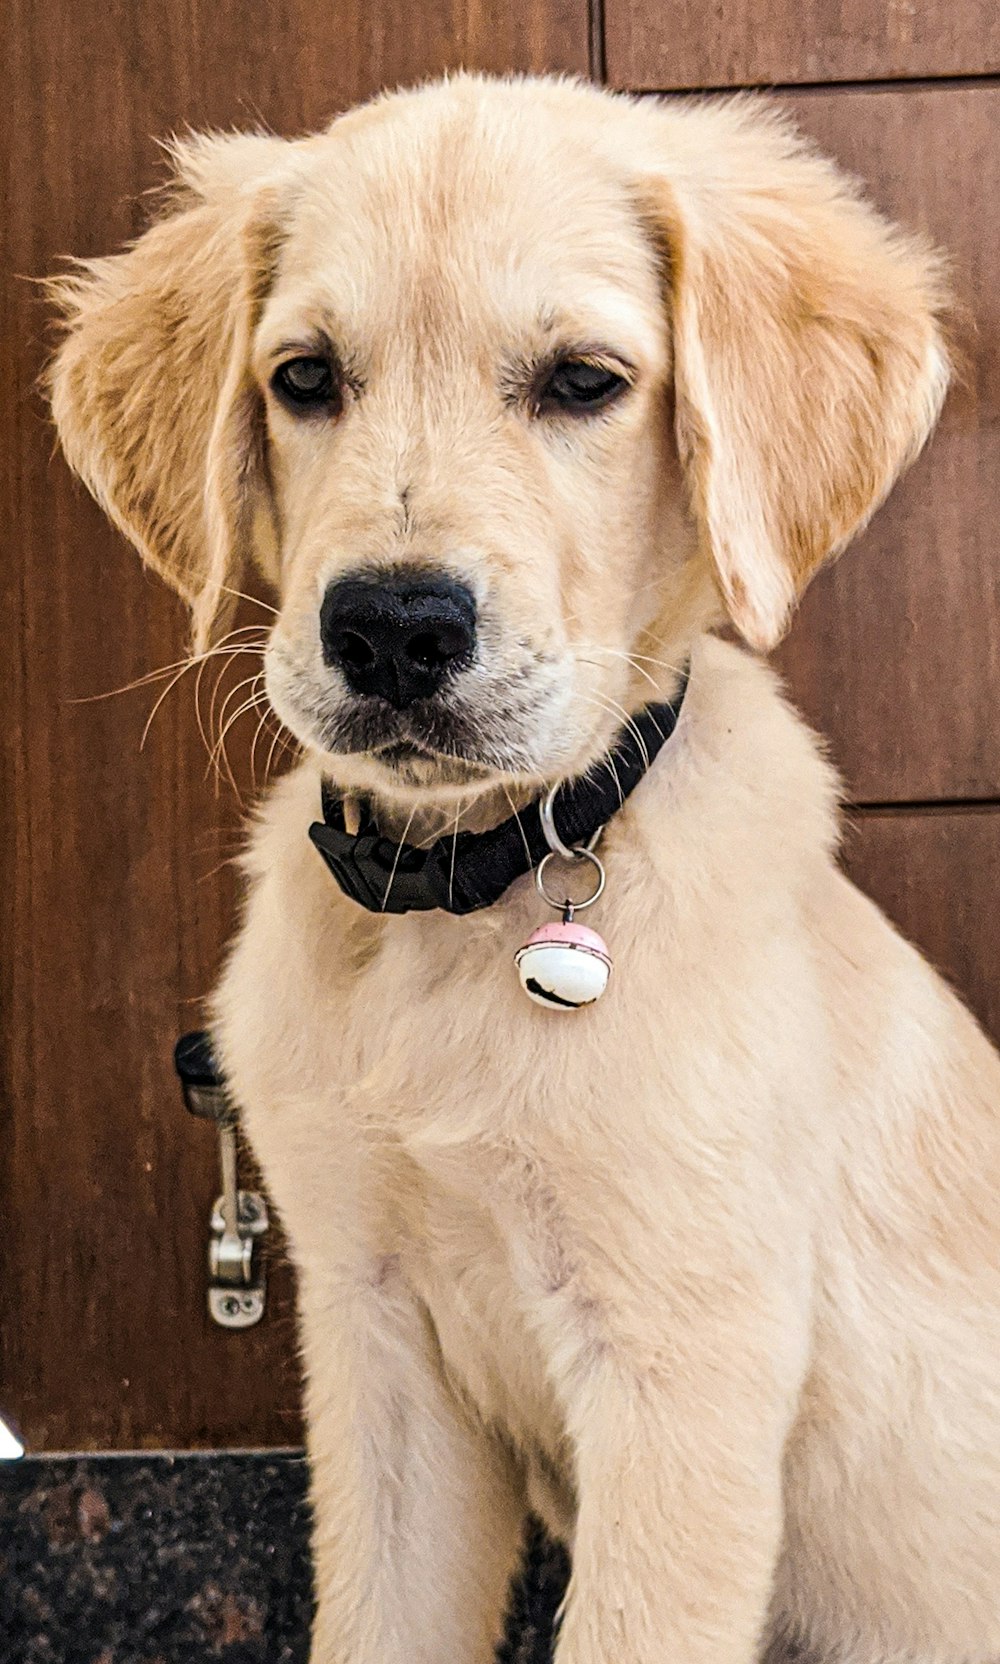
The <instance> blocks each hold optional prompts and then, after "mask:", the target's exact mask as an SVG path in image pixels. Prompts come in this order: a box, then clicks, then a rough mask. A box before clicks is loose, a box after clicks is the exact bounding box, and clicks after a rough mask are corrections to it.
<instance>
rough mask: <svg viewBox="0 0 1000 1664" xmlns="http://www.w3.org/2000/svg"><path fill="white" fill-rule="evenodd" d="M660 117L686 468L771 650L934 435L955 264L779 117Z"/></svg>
mask: <svg viewBox="0 0 1000 1664" xmlns="http://www.w3.org/2000/svg"><path fill="white" fill-rule="evenodd" d="M656 119H657V121H658V122H659V123H660V129H659V138H658V141H657V143H658V145H659V148H660V152H661V157H662V160H661V161H660V163H659V167H658V169H657V171H656V172H655V173H654V175H653V176H652V177H651V178H649V179H648V180H647V185H646V191H647V198H646V200H647V204H648V211H651V212H652V215H653V218H654V223H655V225H656V228H657V231H658V233H659V234H660V236H661V238H662V240H663V241H665V243H666V248H667V253H668V259H669V266H670V274H671V287H672V328H673V342H674V356H675V365H674V380H675V393H676V422H677V437H678V442H679V447H680V454H681V459H682V463H683V466H684V468H685V471H686V476H687V480H688V487H689V492H690V498H691V504H692V508H693V511H694V515H695V518H696V521H697V523H698V526H699V530H700V534H701V537H702V540H703V543H704V546H705V548H706V551H707V553H708V555H709V558H710V560H711V562H712V563H713V566H714V570H715V574H716V577H717V581H718V584H719V587H720V590H721V592H722V596H723V599H724V601H725V603H726V607H727V609H728V612H729V614H730V617H731V618H732V620H733V622H734V623H735V624H736V626H737V628H738V629H739V630H740V632H741V634H742V635H743V636H744V637H745V638H746V640H747V641H749V642H750V643H751V644H752V645H753V646H755V647H758V648H765V649H766V648H770V647H772V646H774V645H775V643H776V642H777V641H779V640H780V638H781V636H782V634H783V633H784V630H785V629H786V627H787V624H788V621H789V618H790V615H791V611H792V608H793V606H794V604H795V601H796V600H797V598H798V596H799V595H800V594H801V592H802V590H803V589H804V588H805V585H806V584H807V582H808V580H809V578H810V577H811V576H812V574H813V572H815V570H816V568H817V567H818V566H819V565H820V563H821V562H822V561H823V560H824V559H825V558H826V557H827V556H828V555H832V554H836V553H837V552H839V550H840V549H842V548H843V546H844V545H845V544H846V543H847V541H848V540H849V539H850V538H851V537H852V536H853V534H854V533H855V532H857V531H858V530H859V529H860V528H861V527H862V526H863V525H864V523H865V521H866V520H867V519H868V517H869V515H870V514H871V513H872V512H873V511H874V509H875V508H877V506H878V504H879V503H880V502H881V501H882V499H883V498H884V497H885V495H886V493H887V492H888V490H889V488H890V486H891V485H892V483H893V481H894V479H895V478H896V476H897V475H898V473H899V472H900V470H901V469H902V468H904V467H905V466H906V465H907V464H908V463H909V462H911V461H912V460H913V458H914V457H915V456H916V455H917V452H918V451H919V449H920V447H921V445H922V444H923V443H924V441H925V439H926V438H927V436H928V434H929V432H930V430H931V428H932V426H933V424H934V421H935V419H936V417H937V415H938V412H939V410H940V407H941V403H942V400H943V398H944V394H945V391H946V388H947V384H948V376H949V364H948V357H947V352H946V349H945V345H944V341H943V337H942V334H941V329H940V318H941V315H942V313H943V312H944V311H945V309H946V305H947V298H946V294H945V284H944V279H943V273H942V263H941V261H940V259H939V257H937V256H935V254H934V253H933V252H932V251H931V250H930V249H928V248H927V247H925V246H924V245H923V244H921V243H920V242H918V241H917V240H916V239H915V238H910V237H907V236H904V235H903V234H902V233H900V232H898V231H896V230H894V229H893V228H892V227H891V226H889V225H888V224H887V222H886V221H884V220H883V219H882V218H881V217H880V216H879V215H878V214H877V213H876V212H875V211H874V209H872V208H870V207H869V206H868V205H867V204H865V203H864V202H862V201H861V200H860V199H859V197H858V195H857V194H856V190H855V187H854V185H853V184H852V183H851V182H849V181H848V180H847V179H846V178H845V176H844V175H843V174H841V173H840V172H839V171H838V170H837V169H836V168H835V167H834V166H833V164H832V163H830V162H828V161H826V160H825V159H824V158H823V157H821V156H819V155H817V154H816V153H815V152H814V151H813V150H812V149H811V148H810V147H809V146H808V145H807V144H806V142H805V141H804V140H802V139H801V138H800V137H798V136H797V135H796V134H795V132H794V131H793V130H792V129H791V128H790V127H789V125H788V124H787V122H786V121H785V120H784V119H782V117H781V116H780V115H778V114H777V113H776V112H774V111H773V110H771V109H769V108H768V107H766V106H763V105H761V104H759V103H758V104H754V103H753V102H752V101H749V100H739V101H736V102H729V103H727V104H722V105H714V106H713V105H703V106H700V107H695V108H693V109H689V110H686V111H685V110H683V109H681V110H677V111H671V110H668V109H664V108H662V107H661V108H660V109H659V110H658V111H657V116H656Z"/></svg>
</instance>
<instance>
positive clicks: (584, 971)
mask: <svg viewBox="0 0 1000 1664" xmlns="http://www.w3.org/2000/svg"><path fill="white" fill-rule="evenodd" d="M514 963H515V964H516V966H517V969H518V974H519V976H520V978H521V987H522V988H523V989H524V991H525V993H526V994H527V995H528V997H529V999H533V1000H535V1001H536V1003H537V1004H538V1005H546V1006H548V1008H549V1010H550V1011H578V1010H579V1009H580V1007H581V1006H582V1005H593V1003H594V1001H595V1000H599V999H600V997H601V995H602V994H603V992H604V990H605V988H606V987H607V986H608V978H609V977H610V975H611V955H610V954H609V952H608V949H607V944H606V942H605V941H604V938H603V937H602V936H599V935H598V934H597V931H596V930H589V929H588V928H587V926H586V925H585V924H577V923H576V922H575V921H574V920H573V919H572V918H571V917H569V918H563V919H561V920H560V921H559V923H558V924H543V925H542V926H541V928H540V929H538V930H533V931H532V933H531V935H530V936H529V937H528V940H527V941H526V942H525V944H524V946H523V948H518V950H517V953H516V954H515V955H514Z"/></svg>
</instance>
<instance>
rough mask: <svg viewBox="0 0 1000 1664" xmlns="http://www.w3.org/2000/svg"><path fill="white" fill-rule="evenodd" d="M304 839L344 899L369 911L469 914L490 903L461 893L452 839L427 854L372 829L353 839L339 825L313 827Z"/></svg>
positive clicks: (436, 844)
mask: <svg viewBox="0 0 1000 1664" xmlns="http://www.w3.org/2000/svg"><path fill="white" fill-rule="evenodd" d="M325 807H327V806H325ZM327 814H328V815H329V814H330V809H329V807H327ZM309 836H310V838H311V839H312V841H313V843H314V844H315V845H316V848H317V849H318V850H319V852H320V854H321V855H322V857H323V859H324V861H325V862H326V864H327V866H328V867H329V869H330V871H331V872H332V873H333V876H334V878H335V879H336V880H337V883H338V884H339V885H340V888H341V889H342V890H343V892H344V894H345V895H347V896H350V898H351V900H352V901H356V902H359V903H360V905H361V906H362V907H367V908H368V910H369V912H372V913H413V912H427V911H428V910H430V909H431V908H443V909H444V911H445V912H448V913H458V914H461V913H473V912H475V910H476V909H477V908H479V907H484V906H488V905H489V902H490V901H491V900H492V899H494V898H492V897H489V898H482V897H480V896H479V895H468V894H466V893H463V890H462V886H461V884H460V882H459V875H458V874H457V872H456V870H455V868H456V865H457V863H456V862H455V859H454V855H455V852H453V850H452V841H451V840H448V844H447V847H445V845H444V844H443V843H435V844H432V845H431V846H430V848H428V849H417V848H416V847H415V845H413V844H403V845H402V847H400V845H399V844H398V843H395V842H393V840H392V839H390V838H383V837H382V836H381V835H380V834H379V833H378V832H377V831H375V830H374V829H372V828H371V827H368V828H362V830H361V831H360V832H359V833H358V834H357V836H356V837H355V836H352V835H351V833H349V832H347V831H346V830H345V829H344V827H343V823H341V825H340V826H337V825H331V824H330V821H329V820H327V821H325V822H324V821H316V822H314V824H313V825H312V826H310V828H309ZM461 836H462V835H461V834H459V843H460V844H461Z"/></svg>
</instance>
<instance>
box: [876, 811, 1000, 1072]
mask: <svg viewBox="0 0 1000 1664" xmlns="http://www.w3.org/2000/svg"><path fill="white" fill-rule="evenodd" d="M844 865H845V866H846V868H847V871H848V872H849V873H850V875H851V877H852V878H853V879H854V880H855V882H856V883H857V884H859V885H860V887H861V888H862V889H863V890H865V891H867V893H868V894H869V895H870V896H872V897H873V898H874V899H875V900H876V901H877V902H878V903H879V905H880V907H882V908H884V910H885V912H886V913H888V915H889V917H890V918H891V919H892V920H893V922H894V923H895V924H897V925H898V926H899V928H900V930H901V931H902V932H903V935H904V936H906V937H908V938H909V940H910V941H911V942H914V943H915V944H916V945H917V947H919V948H921V949H922V950H923V952H924V953H926V955H927V957H928V958H929V959H930V960H931V962H932V964H934V965H935V966H936V967H937V969H938V970H939V971H941V972H942V973H943V974H944V976H946V977H947V978H948V980H949V982H950V983H951V985H952V987H953V988H955V989H956V990H957V991H958V993H959V994H960V995H961V996H962V998H963V999H964V1000H965V1001H966V1003H967V1004H968V1005H969V1006H970V1007H971V1009H972V1010H973V1011H974V1012H975V1014H976V1016H977V1017H978V1018H979V1020H980V1022H981V1023H982V1024H983V1026H984V1028H985V1029H986V1030H987V1032H988V1033H989V1034H990V1035H992V1037H993V1039H994V1041H995V1042H996V1043H997V1044H998V1045H1000V936H998V933H997V928H996V914H995V898H996V896H997V895H998V894H1000V808H995V807H994V808H984V809H974V810H964V811H954V810H947V809H934V810H925V811H923V812H921V813H917V812H914V811H912V810H891V811H889V812H888V813H880V814H874V813H864V814H856V815H855V816H854V817H853V819H852V821H851V823H850V825H849V827H848V829H847V834H846V838H845V843H844Z"/></svg>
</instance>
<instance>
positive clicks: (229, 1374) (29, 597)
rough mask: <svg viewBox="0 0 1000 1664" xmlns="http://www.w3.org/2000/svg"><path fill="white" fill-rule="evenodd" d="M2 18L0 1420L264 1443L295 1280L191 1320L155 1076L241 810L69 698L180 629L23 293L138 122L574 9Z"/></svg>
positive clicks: (14, 3) (532, 49)
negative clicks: (229, 1325)
mask: <svg viewBox="0 0 1000 1664" xmlns="http://www.w3.org/2000/svg"><path fill="white" fill-rule="evenodd" d="M3 28H4V41H3V48H2V50H3V56H2V61H3V62H4V65H5V69H6V75H7V81H6V84H7V87H8V94H7V107H6V115H5V121H4V134H3V145H4V151H5V157H6V161H7V165H8V166H7V176H8V178H9V179H10V180H11V181H12V182H13V185H14V187H15V188H14V189H13V190H12V191H11V192H9V193H8V200H7V202H6V203H5V209H4V215H3V234H4V239H5V247H4V250H3V258H2V260H0V265H2V268H3V271H4V272H5V273H7V274H16V275H13V276H11V278H10V280H9V282H8V283H7V286H6V289H5V293H4V307H5V311H4V331H3V339H2V345H0V350H2V354H3V357H2V378H3V386H4V389H5V393H6V397H5V399H4V401H3V410H2V418H0V420H2V424H3V426H2V444H0V469H2V470H3V476H2V477H3V485H2V492H3V500H4V502H5V504H6V505H7V506H8V508H9V509H10V515H9V522H8V524H9V528H10V533H9V541H8V545H7V548H6V551H5V556H4V560H3V569H2V575H0V583H2V585H3V589H2V602H3V615H2V616H3V619H4V626H5V641H6V646H5V650H4V652H3V654H2V656H0V657H2V671H0V674H2V678H3V681H2V691H0V699H2V727H3V734H4V742H5V753H4V790H3V796H2V807H0V814H2V817H3V820H2V826H0V850H2V855H0V860H2V862H3V868H2V883H0V897H2V900H0V906H2V909H3V913H2V939H3V942H4V947H5V952H4V954H3V956H2V960H3V965H2V972H0V974H2V977H3V984H2V1013H3V1018H2V1022H3V1035H2V1038H3V1047H4V1053H5V1059H4V1070H3V1091H4V1098H5V1102H4V1106H3V1114H4V1122H3V1125H4V1134H3V1138H2V1140H0V1217H2V1219H3V1228H2V1235H0V1257H2V1267H0V1344H2V1348H3V1350H2V1354H0V1411H7V1412H8V1413H10V1414H12V1415H13V1416H14V1417H15V1418H16V1420H17V1421H18V1423H19V1424H20V1426H21V1428H22V1430H23V1432H24V1434H25V1436H26V1438H27V1440H28V1443H29V1446H30V1447H31V1448H33V1449H35V1450H42V1449H49V1450H54V1449H98V1448H107V1449H116V1448H117V1449H120V1448H127V1447H152V1446H160V1445H167V1446H178V1447H186V1446H192V1445H193V1446H198V1445H203V1446H204V1445H230V1444H240V1445H247V1444H256V1443H268V1442H272V1443H279V1444H285V1443H288V1442H292V1441H295V1440H296V1439H297V1438H298V1437H299V1429H298V1423H297V1410H296V1403H297V1385H296V1374H295V1365H294V1341H293V1334H292V1324H291V1316H290V1279H289V1277H288V1275H287V1274H285V1273H283V1272H282V1271H280V1270H279V1271H278V1273H277V1275H276V1277H275V1279H274V1291H273V1299H272V1315H271V1316H269V1318H268V1319H267V1321H266V1323H265V1324H264V1325H263V1326H262V1327H261V1328H259V1329H257V1330H255V1331H252V1332H245V1333H244V1334H242V1335H231V1334H226V1333H224V1332H223V1331H222V1330H219V1329H217V1328H214V1327H213V1326H211V1325H210V1323H209V1322H208V1320H207V1318H206V1316H205V1314H204V1294H203V1290H204V1253H205V1239H206V1224H207V1219H208V1210H209V1206H210V1202H211V1198H212V1195H213V1193H214V1191H215V1189H216V1186H217V1176H216V1161H215V1153H214V1147H213V1134H212V1132H211V1129H209V1128H206V1127H205V1126H203V1125H201V1124H199V1123H195V1122H192V1121H191V1120H189V1119H188V1118H187V1117H186V1116H185V1114H184V1112H183V1111H182V1109H181V1108H180V1102H179V1098H178V1094H177V1091H176V1088H175V1084H174V1080H173V1077H172V1070H171V1063H170V1056H171V1049H172V1046H173V1042H174V1040H175V1038H176V1036H177V1034H178V1033H179V1032H180V1031H181V1030H183V1029H185V1028H190V1027H193V1026H196V1025H197V1023H198V1021H199V1017H200V1014H201V1005H200V1001H201V999H202V997H203V995H204V994H205V992H206V991H207V990H208V989H209V988H210V987H211V984H212V982H213V980H214V977H215V974H216V970H217V967H218V963H219V957H220V952H221V947H222V943H223V941H224V939H225V936H226V934H227V932H228V929H229V927H230V923H231V919H232V913H233V904H234V883H233V879H232V875H231V873H230V871H229V870H228V869H226V868H225V867H223V868H222V869H221V870H220V862H223V861H224V860H225V858H226V857H227V856H228V855H230V854H231V853H232V851H233V848H234V847H235V827H236V824H237V821H238V807H237V804H236V802H235V800H234V798H233V795H232V793H231V792H228V791H227V790H224V791H223V794H222V796H221V797H220V798H218V799H217V798H216V796H215V793H214V790H213V786H212V783H211V781H210V780H207V779H206V778H205V775H206V760H205V754H204V750H203V748H202V745H201V741H200V739H199V735H198V729H197V722H196V718H195V712H194V704H193V698H192V695H191V691H190V687H189V685H187V684H182V686H181V687H179V688H178V689H177V690H176V692H175V693H174V694H172V695H171V696H170V697H169V698H168V699H167V701H166V702H165V704H164V707H163V709H162V711H161V712H160V714H159V716H158V718H157V719H156V721H155V722H154V724H153V727H152V729H151V731H150V734H149V737H148V741H147V743H146V746H145V749H144V750H143V751H141V752H140V739H141V735H142V730H143V727H144V723H145V720H146V717H147V714H148V712H149V709H150V706H151V704H152V700H153V693H154V692H155V690H149V689H147V690H145V691H139V692H135V693H131V694H124V695H122V696H120V697H117V698H112V699H108V700H100V701H97V702H95V703H82V704H81V703H75V701H77V700H80V699H82V698H87V699H89V697H90V696H91V695H94V694H97V693H104V692H106V691H108V690H109V689H113V688H116V687H118V686H120V685H122V684H124V683H128V682H130V681H132V680H134V679H135V678H137V677H140V676H142V675H143V674H144V673H145V672H147V671H149V670H150V669H152V668H154V667H156V666H159V665H164V664H169V663H170V662H172V661H173V660H175V659H177V658H178V657H179V655H180V653H181V652H182V651H183V643H184V638H185V628H186V626H185V621H184V618H183V616H182V613H181V609H180V607H179V606H178V605H177V604H175V602H174V601H173V599H172V598H171V596H170V595H169V594H168V593H167V591H166V590H165V589H164V588H163V587H162V586H161V585H160V584H159V583H157V582H156V581H155V580H153V579H150V578H147V577H144V576H143V574H142V572H141V570H140V566H139V562H138V559H137V558H136V556H135V555H134V554H133V553H132V552H131V551H129V550H127V549H126V547H125V545H124V544H123V543H122V542H121V541H120V540H119V539H118V538H117V537H116V536H115V535H114V534H113V533H112V532H111V531H110V529H109V527H108V525H107V523H106V522H105V520H104V519H103V517H102V516H101V514H100V513H99V511H98V510H97V508H96V507H95V506H94V505H93V504H92V503H91V502H90V501H89V499H88V498H87V497H86V496H85V494H84V493H83V492H82V491H81V490H78V489H76V488H75V487H74V486H73V485H72V484H71V482H70V480H69V477H68V474H67V472H66V470H65V467H64V465H63V464H62V462H61V460H59V459H58V458H54V457H53V454H52V452H53V441H52V434H51V431H50V429H49V427H48V424H47V419H46V413H45V410H44V406H43V403H42V401H41V399H40V397H39V396H38V394H37V393H36V391H35V386H34V383H35V379H36V377H37V374H38V372H39V370H40V368H41V365H42V362H43V359H44V355H45V350H46V339H45V314H44V308H43V306H42V304H41V302H40V300H39V297H38V294H37V292H36V290H35V289H34V288H33V285H32V282H31V279H33V278H36V277H40V276H44V275H45V274H47V273H51V272H52V271H53V270H54V268H55V267H56V264H57V261H58V258H59V257H60V256H61V255H63V254H66V253H73V254H77V255H89V254H101V253H106V252H108V251H110V250H112V249H114V248H115V247H116V246H118V245H119V244H120V243H121V242H122V241H123V240H124V239H125V238H127V237H129V236H131V235H133V234H135V233H136V232H137V231H138V230H139V228H140V226H141V224H142V221H143V217H144V205H143V201H142V193H143V192H144V191H145V190H147V189H148V188H149V187H150V186H151V185H153V184H154V183H155V182H156V180H157V179H158V178H159V177H160V174H161V167H160V159H159V153H158V151H157V148H156V145H155V143H154V136H155V135H163V134H166V133H169V132H170V131H171V130H174V129H180V128H183V127H184V126H185V125H187V124H190V125H193V126H196V127H197V126H205V125H214V126H223V127H224V126H229V125H242V126H247V125H252V124H254V123H255V122H260V123H264V124H266V125H268V126H270V127H273V128H274V129H276V130H278V131H286V132H295V131H299V130H303V129H306V128H309V127H313V126H316V125H319V124H320V123H322V122H324V121H325V120H327V119H328V118H329V117H330V116H331V115H332V114H334V113H335V112H336V111H337V110H338V109H339V108H342V107H344V106H346V105H348V104H350V103H351V102H353V101H354V100H356V99H358V98H361V97H364V96H367V95H368V94H370V93H372V92H374V91H375V90H376V89H378V88H379V87H380V86H381V85H383V84H384V83H387V84H392V83H394V82H396V81H413V80H416V79H419V78H421V77H422V76H424V75H427V74H430V73H432V72H435V71H438V70H440V69H443V68H445V67H454V66H457V65H458V64H462V63H464V64H466V65H468V66H470V67H473V68H484V69H495V70H499V69H519V70H529V69H537V70H542V69H558V70H579V71H586V68H587V59H588V15H587V6H586V0H519V3H518V4H517V5H516V6H510V7H505V8H501V9H500V10H499V11H494V9H493V8H492V7H488V6H487V5H485V4H484V3H480V0H466V3H462V0H433V3H431V4H427V5H422V6H414V5H410V4H408V3H405V0H391V3H381V4H379V5H377V6H371V5H368V4H366V3H364V0H344V3H341V4H338V5H337V6H336V7H333V6H318V5H316V4H314V3H313V0H276V3H275V4H273V5H270V6H267V7H254V8H251V9H248V8H247V7H246V6H243V5H239V4H237V3H236V0H157V3H156V4H154V3H153V0H107V3H105V4H103V5H101V6H97V7H82V8H81V7H79V6H77V5H75V4H71V3H70V0H30V3H29V0H8V3H7V6H6V7H5V8H4V13H3ZM250 616H252V614H251V615H250ZM243 664H244V668H243V669H242V671H241V672H240V674H242V675H247V674H249V673H250V672H251V671H252V670H253V669H254V668H255V666H254V664H253V662H252V660H250V659H246V660H244V661H243ZM235 679H236V680H238V679H239V676H236V678H235ZM249 737H250V736H249V734H245V735H244V736H243V737H242V738H241V737H239V736H237V737H236V738H234V741H233V744H232V746H231V748H230V749H231V754H232V755H233V757H234V758H236V757H238V756H239V755H240V752H241V749H244V748H246V749H248V748H249ZM241 774H242V776H243V778H244V780H245V777H246V770H245V769H243V770H241Z"/></svg>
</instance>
